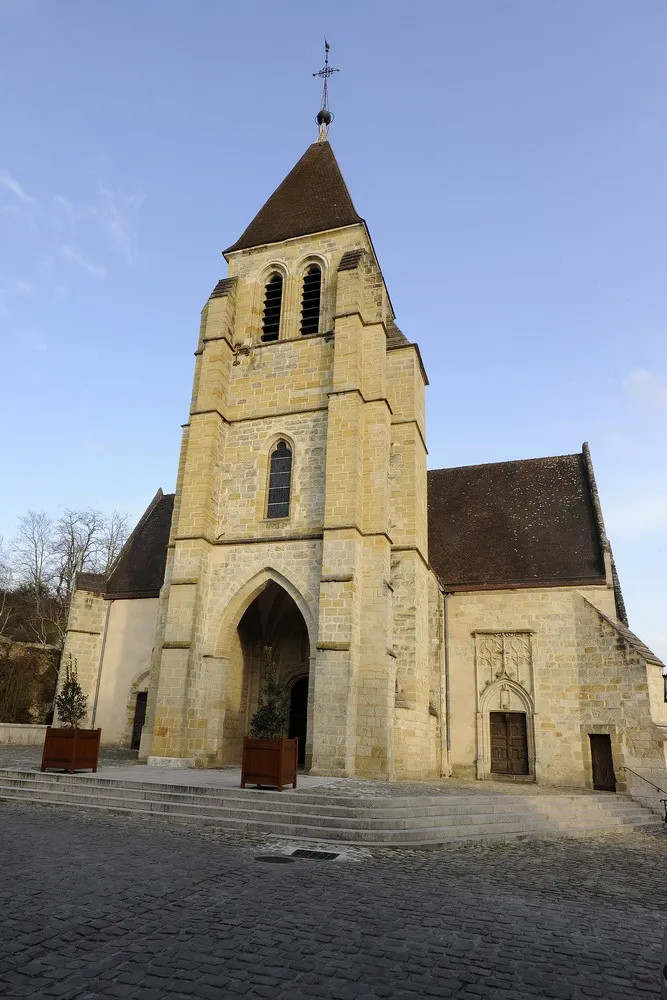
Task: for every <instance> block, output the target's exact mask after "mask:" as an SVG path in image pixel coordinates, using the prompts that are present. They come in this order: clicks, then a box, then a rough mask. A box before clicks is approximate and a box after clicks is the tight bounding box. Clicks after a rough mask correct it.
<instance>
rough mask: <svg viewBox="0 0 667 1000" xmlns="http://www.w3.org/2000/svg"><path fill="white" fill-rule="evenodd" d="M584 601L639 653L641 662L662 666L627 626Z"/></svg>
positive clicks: (589, 602)
mask: <svg viewBox="0 0 667 1000" xmlns="http://www.w3.org/2000/svg"><path fill="white" fill-rule="evenodd" d="M584 600H585V601H586V604H590V606H591V607H592V608H593V609H594V610H595V611H597V613H598V614H599V616H600V618H602V620H603V621H605V622H606V623H607V625H611V627H612V628H613V629H614V631H615V632H617V633H618V634H619V635H620V636H621V638H622V639H623V640H624V642H626V643H627V644H628V645H629V646H632V648H633V649H634V650H635V652H637V653H639V655H640V656H641V658H642V659H643V660H648V662H649V663H657V664H658V666H659V667H662V666H664V664H663V662H662V660H661V659H660V657H658V656H656V655H655V653H652V652H651V650H650V649H649V648H648V646H647V645H646V644H645V643H643V642H642V641H641V639H640V638H639V636H637V635H635V633H634V632H631V631H630V629H629V628H628V626H627V625H624V624H623V622H620V621H617V620H616V619H614V618H609V616H608V615H605V613H604V612H603V611H600V609H599V608H596V607H595V605H594V604H593V602H592V601H589V600H587V599H586V598H585V597H584Z"/></svg>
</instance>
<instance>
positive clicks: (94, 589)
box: [76, 572, 107, 594]
mask: <svg viewBox="0 0 667 1000" xmlns="http://www.w3.org/2000/svg"><path fill="white" fill-rule="evenodd" d="M76 589H77V590H88V591H90V593H91V594H104V593H105V592H106V589H107V578H106V576H105V575H104V573H85V572H81V573H77V574H76Z"/></svg>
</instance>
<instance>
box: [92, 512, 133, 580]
mask: <svg viewBox="0 0 667 1000" xmlns="http://www.w3.org/2000/svg"><path fill="white" fill-rule="evenodd" d="M128 534H129V529H128V523H127V514H120V513H119V512H118V511H117V510H115V511H114V512H113V514H111V515H110V516H109V517H108V518H106V520H105V522H104V527H103V531H102V540H101V546H100V560H99V570H98V572H100V573H108V572H109V570H110V569H111V567H112V566H113V564H114V562H115V561H116V559H117V557H118V555H119V553H120V550H121V549H122V547H123V545H124V544H125V542H126V540H127V536H128Z"/></svg>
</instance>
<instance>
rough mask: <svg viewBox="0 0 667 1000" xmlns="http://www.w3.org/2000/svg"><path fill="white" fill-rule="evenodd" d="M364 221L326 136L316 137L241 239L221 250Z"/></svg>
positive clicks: (308, 233) (250, 245)
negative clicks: (351, 196) (320, 138)
mask: <svg viewBox="0 0 667 1000" xmlns="http://www.w3.org/2000/svg"><path fill="white" fill-rule="evenodd" d="M363 221H364V220H363V219H362V218H361V216H360V215H357V212H356V210H355V207H354V205H353V204H352V199H351V198H350V192H349V191H348V190H347V185H346V184H345V181H344V180H343V175H342V173H341V172H340V167H339V166H338V163H337V161H336V157H335V156H334V153H333V150H332V148H331V146H330V145H329V143H328V141H327V140H326V139H325V140H319V141H318V142H314V143H313V144H312V145H310V146H309V147H308V149H307V150H306V152H305V153H304V154H303V156H302V157H301V159H300V160H299V162H298V163H297V164H296V166H295V167H293V169H292V170H290V172H289V174H288V175H287V177H286V178H285V180H284V181H283V182H282V184H281V185H280V186H279V187H277V188H276V190H275V191H274V192H273V194H272V195H271V197H270V198H269V200H268V201H267V202H266V203H265V204H264V205H263V206H262V208H260V210H259V212H258V213H257V215H256V216H255V218H254V219H253V220H252V222H251V223H250V225H249V226H248V228H247V229H246V230H245V232H244V233H243V235H242V236H241V237H240V239H238V240H237V241H236V243H234V244H232V246H230V247H227V249H226V250H225V251H224V253H225V254H228V253H232V252H233V251H234V250H247V249H248V248H249V247H257V246H263V245H264V244H265V243H281V242H282V241H283V240H290V239H293V238H294V237H295V236H308V235H310V234H311V233H321V232H324V231H325V230H327V229H339V228H340V227H341V226H352V225H354V224H355V223H358V222H361V223H363Z"/></svg>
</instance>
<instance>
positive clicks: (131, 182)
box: [0, 0, 667, 656]
mask: <svg viewBox="0 0 667 1000" xmlns="http://www.w3.org/2000/svg"><path fill="white" fill-rule="evenodd" d="M325 32H326V33H327V35H328V37H329V40H330V42H331V45H332V53H331V54H332V61H333V64H334V65H335V66H340V67H341V72H340V73H339V74H336V76H335V77H334V79H333V83H332V88H331V107H332V110H333V111H334V112H335V113H336V121H335V123H334V125H333V126H332V128H331V131H330V137H331V142H332V146H333V147H334V149H335V151H336V155H337V157H338V160H339V162H340V164H341V167H342V169H343V172H344V174H345V177H346V180H347V182H348V186H349V188H350V191H351V193H352V197H353V199H354V201H355V204H356V207H357V209H358V210H359V211H360V213H361V214H362V215H363V216H364V217H365V218H366V219H367V221H368V224H369V226H370V230H371V233H372V235H373V239H374V242H375V245H376V248H377V251H378V254H379V257H380V260H381V263H382V267H383V271H384V274H385V277H386V280H387V283H388V286H389V289H390V292H391V296H392V300H393V303H394V306H395V308H396V312H397V319H398V322H399V325H400V326H401V327H402V329H403V330H404V331H405V332H406V334H407V335H408V336H409V337H410V338H411V339H415V340H417V341H418V342H419V343H420V346H421V348H422V354H423V357H424V361H425V364H426V367H427V370H428V373H429V376H430V380H431V389H430V391H429V397H428V431H429V448H430V456H429V464H430V466H431V467H434V468H435V467H439V466H443V465H464V464H474V463H478V462H492V461H499V460H503V459H512V458H529V457H535V456H538V455H550V454H566V453H572V452H575V451H578V450H579V449H580V446H581V443H582V441H584V440H588V441H589V442H590V444H591V448H592V453H593V460H594V462H595V467H596V472H597V478H598V485H599V488H600V493H601V498H602V504H603V510H604V513H605V517H606V521H607V528H608V532H609V535H610V537H611V539H612V544H613V546H614V551H615V554H616V559H617V563H618V567H619V572H620V574H621V580H622V583H623V586H624V591H625V595H626V600H627V604H628V610H629V614H630V623H631V626H633V627H634V629H635V630H636V631H637V632H638V633H639V634H640V635H641V636H642V638H643V639H644V640H645V641H646V642H648V643H649V644H650V645H653V647H654V648H655V650H656V652H659V653H661V654H662V655H663V656H667V621H666V620H665V619H666V615H665V583H664V581H665V562H666V560H667V434H666V433H665V430H666V422H667V295H666V287H667V286H666V281H665V278H666V273H667V243H666V240H665V232H666V231H667V227H666V222H667V184H666V181H665V178H666V177H667V130H666V129H665V120H666V112H667V4H665V2H664V0H638V2H636V3H628V2H627V0H585V2H580V3H574V2H572V0H466V2H464V0H458V2H453V0H451V2H447V0H439V2H426V0H413V2H412V3H410V4H404V3H401V4H399V3H394V2H387V0H384V2H380V0H377V2H370V0H368V2H360V0H356V2H351V0H337V2H336V3H335V4H333V3H327V4H324V3H315V2H312V0H311V2H302V0H293V2H288V3H283V4H276V3H273V2H272V3H268V2H263V0H261V2H260V0H256V2H252V0H246V2H245V3H241V4H238V3H237V4H232V3H224V2H222V0H198V2H197V3H186V2H184V0H180V2H174V0H142V2H141V3H135V4H130V3H118V2H116V0H96V2H95V3H91V2H90V0H61V2H59V3H54V2H53V0H3V3H2V4H1V5H0V95H1V96H0V102H1V105H2V113H1V121H0V343H1V347H2V351H1V355H0V357H1V365H2V367H1V371H2V383H1V385H2V390H1V392H0V418H1V419H0V426H1V427H2V456H3V468H4V472H5V474H4V476H3V477H2V478H3V482H2V489H0V534H4V535H5V537H6V538H7V537H9V536H11V535H12V533H13V531H14V526H15V523H16V518H17V516H18V515H19V514H21V513H22V512H24V511H25V510H27V509H28V508H33V509H40V508H43V509H46V510H48V511H49V512H52V513H57V512H58V511H59V509H60V508H62V507H63V506H74V507H85V506H89V505H92V506H95V507H99V508H100V509H102V510H104V511H107V512H109V511H111V510H112V509H114V508H118V509H120V510H123V511H127V512H128V513H129V514H130V515H131V517H132V518H133V519H136V518H137V517H138V516H139V514H140V513H141V512H142V510H143V509H144V507H145V506H146V504H147V503H148V501H149V500H150V498H151V497H152V495H153V494H154V492H155V490H156V489H157V487H158V486H162V487H163V488H164V489H165V490H172V489H173V487H174V480H175V472H176V463H177V458H178V449H179V443H180V425H181V423H183V422H184V421H185V419H186V415H187V409H188V403H189V394H190V385H191V378H192V366H193V357H192V352H193V350H194V348H195V345H196V339H197V331H198V322H199V311H200V309H201V307H202V305H203V304H204V302H205V300H206V298H207V297H208V294H209V292H210V291H211V289H212V288H213V286H214V284H215V282H216V281H217V279H218V278H219V277H221V276H222V275H224V273H225V265H224V261H223V259H222V257H221V256H220V251H221V249H222V248H223V247H224V246H227V245H229V244H230V243H231V242H233V241H234V240H235V239H236V237H237V236H238V235H239V234H240V232H241V231H242V230H243V229H244V228H245V226H246V224H247V223H248V222H249V220H250V219H251V217H252V216H253V215H254V213H255V212H256V211H257V209H258V208H259V207H260V205H261V203H262V202H263V201H264V200H265V198H266V197H267V196H268V194H269V193H270V192H271V190H273V188H274V187H275V186H276V185H277V184H278V182H279V181H280V180H281V179H282V178H283V176H284V175H285V174H286V173H287V171H288V170H289V169H290V168H291V167H292V166H293V164H294V162H295V161H296V160H297V159H298V158H299V157H300V155H301V154H302V152H303V151H304V149H305V148H306V146H307V145H308V143H309V142H311V141H312V140H313V139H314V137H315V136H316V127H315V124H314V121H313V118H314V115H315V114H316V112H317V109H318V106H319V87H318V81H316V80H314V79H313V77H312V75H311V74H312V72H313V71H314V70H317V69H319V68H320V66H321V64H322V36H323V34H324V33H325Z"/></svg>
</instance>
